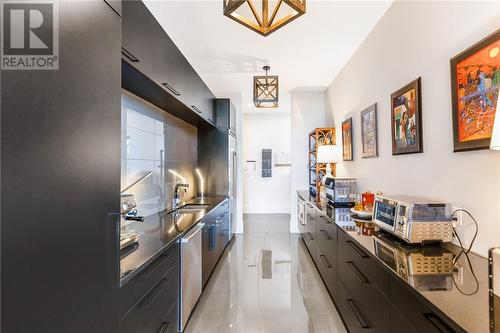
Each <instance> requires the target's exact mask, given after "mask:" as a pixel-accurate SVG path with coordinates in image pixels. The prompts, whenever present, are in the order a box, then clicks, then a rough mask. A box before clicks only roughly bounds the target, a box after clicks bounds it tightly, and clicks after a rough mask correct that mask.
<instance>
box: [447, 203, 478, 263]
mask: <svg viewBox="0 0 500 333" xmlns="http://www.w3.org/2000/svg"><path fill="white" fill-rule="evenodd" d="M458 212H464V213H467V215H469V216H470V218H471V219H472V221H474V224H475V225H476V231H475V232H474V237H472V241H471V242H470V245H469V248H468V249H467V250H465V248H464V246H463V244H462V240H461V239H460V237H459V236H458V233H457V230H456V229H455V227H453V234H454V235H455V237H456V238H457V240H458V243H459V244H460V247H461V248H462V251H464V252H465V254H469V252H470V250H471V249H472V245H474V242H475V241H476V237H477V232H478V231H479V225H478V224H477V221H476V219H475V218H474V216H472V214H471V213H469V212H468V211H467V210H465V209H457V210H456V211H454V212H453V214H451V218H452V219H453V220H454V221H456V217H455V214H456V213H458Z"/></svg>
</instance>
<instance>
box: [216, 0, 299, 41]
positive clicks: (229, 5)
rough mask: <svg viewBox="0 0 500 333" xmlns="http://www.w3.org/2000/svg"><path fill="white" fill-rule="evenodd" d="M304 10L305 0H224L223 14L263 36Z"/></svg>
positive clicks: (288, 21)
mask: <svg viewBox="0 0 500 333" xmlns="http://www.w3.org/2000/svg"><path fill="white" fill-rule="evenodd" d="M270 7H272V8H270ZM305 12H306V0H224V15H226V16H227V17H229V18H231V19H233V20H235V21H236V22H238V23H240V24H243V25H244V26H246V27H248V28H250V29H252V30H253V31H255V32H257V33H259V34H261V35H263V36H267V35H269V34H271V33H272V32H274V31H276V30H278V29H279V28H281V27H283V26H284V25H286V24H287V23H290V22H291V21H293V20H294V19H296V18H297V17H299V16H301V15H303V14H305ZM270 13H271V15H269V14H270Z"/></svg>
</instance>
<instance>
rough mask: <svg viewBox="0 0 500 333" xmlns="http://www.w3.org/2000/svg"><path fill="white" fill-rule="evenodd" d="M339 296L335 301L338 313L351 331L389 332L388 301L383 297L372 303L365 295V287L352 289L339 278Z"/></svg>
mask: <svg viewBox="0 0 500 333" xmlns="http://www.w3.org/2000/svg"><path fill="white" fill-rule="evenodd" d="M338 284H339V297H338V300H337V302H336V304H337V308H338V310H339V313H340V315H341V317H342V319H343V320H344V323H345V324H346V326H347V329H348V330H349V332H351V333H361V332H366V333H372V332H377V333H387V332H390V328H389V326H390V312H389V306H390V305H389V301H388V300H387V299H385V298H381V299H379V302H375V303H374V301H375V300H374V299H371V298H370V297H368V298H367V297H366V295H364V294H363V293H364V292H366V289H361V290H358V289H352V288H349V287H348V286H347V285H345V284H344V281H343V280H342V279H340V280H339V281H338Z"/></svg>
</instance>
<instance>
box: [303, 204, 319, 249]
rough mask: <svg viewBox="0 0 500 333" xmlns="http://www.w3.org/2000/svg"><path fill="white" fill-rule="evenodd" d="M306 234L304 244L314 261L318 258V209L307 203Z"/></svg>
mask: <svg viewBox="0 0 500 333" xmlns="http://www.w3.org/2000/svg"><path fill="white" fill-rule="evenodd" d="M305 229H306V232H305V235H304V242H305V244H306V247H307V249H308V250H309V253H310V254H311V257H312V258H313V259H315V258H316V208H314V206H313V205H311V204H310V203H309V202H307V203H306V228H305Z"/></svg>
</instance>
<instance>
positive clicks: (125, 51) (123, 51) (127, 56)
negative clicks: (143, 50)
mask: <svg viewBox="0 0 500 333" xmlns="http://www.w3.org/2000/svg"><path fill="white" fill-rule="evenodd" d="M122 54H123V56H125V58H127V59H128V60H130V61H132V62H139V59H137V58H136V57H135V56H134V55H133V54H132V53H130V52H129V51H127V49H125V48H123V47H122Z"/></svg>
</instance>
